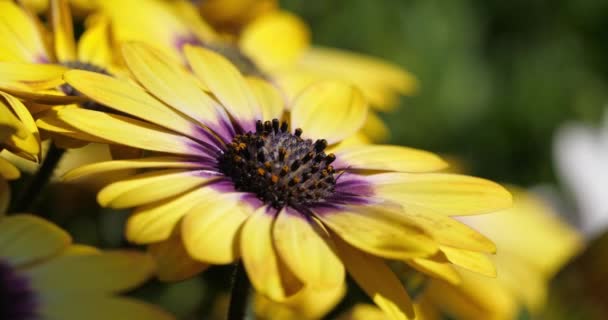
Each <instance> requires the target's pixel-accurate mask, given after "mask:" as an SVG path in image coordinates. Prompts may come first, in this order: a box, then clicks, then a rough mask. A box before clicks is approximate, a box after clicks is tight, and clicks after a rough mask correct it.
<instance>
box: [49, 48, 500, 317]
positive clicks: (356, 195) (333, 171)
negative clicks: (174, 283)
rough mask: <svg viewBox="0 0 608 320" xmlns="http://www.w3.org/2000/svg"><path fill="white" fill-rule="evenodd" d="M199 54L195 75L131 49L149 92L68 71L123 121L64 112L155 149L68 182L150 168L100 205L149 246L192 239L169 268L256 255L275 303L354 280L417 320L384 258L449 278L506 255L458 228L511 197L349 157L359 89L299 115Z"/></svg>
mask: <svg viewBox="0 0 608 320" xmlns="http://www.w3.org/2000/svg"><path fill="white" fill-rule="evenodd" d="M185 53H186V56H187V58H188V62H189V64H190V65H191V66H192V71H193V73H194V75H193V74H191V73H189V72H188V70H186V69H185V68H184V67H182V66H181V65H180V64H178V63H175V62H174V61H173V60H171V59H169V58H168V57H166V56H165V55H163V54H162V53H161V52H160V51H158V50H155V49H153V48H151V47H148V46H146V45H143V44H136V43H131V44H127V45H125V46H124V47H123V54H124V59H125V61H126V64H127V66H128V68H129V70H130V71H131V73H132V74H133V75H134V77H135V78H136V80H137V83H139V85H138V84H134V83H132V82H129V81H122V80H120V79H116V78H112V77H109V76H106V75H103V74H97V73H91V72H87V71H80V70H72V71H68V72H67V73H66V74H65V79H66V81H67V83H68V84H70V85H71V86H73V87H74V88H76V90H78V91H80V92H82V93H83V94H85V95H87V96H89V97H90V98H91V99H93V100H95V101H97V102H98V103H102V104H104V105H107V106H108V107H109V108H112V109H114V110H115V111H118V112H119V113H120V114H121V115H117V114H109V113H104V112H99V111H93V110H86V109H63V110H61V111H60V112H59V117H60V118H61V119H62V120H63V121H65V122H66V123H68V124H70V125H71V126H73V127H74V128H77V129H79V130H81V131H82V132H84V133H85V134H87V135H90V136H94V137H97V139H102V140H105V141H108V142H112V143H117V144H122V145H127V146H130V147H134V148H140V149H144V150H147V151H148V152H149V153H148V155H149V156H147V157H145V158H142V159H132V160H121V161H110V162H102V163H97V164H93V165H89V166H85V167H82V168H79V169H76V170H74V171H72V172H71V173H68V175H67V176H66V178H67V179H70V180H73V179H76V178H81V177H83V176H90V175H93V174H107V173H109V172H116V171H128V170H132V169H140V170H139V171H140V173H137V174H134V175H132V176H131V177H129V178H126V179H123V180H121V181H117V182H115V183H112V184H110V185H108V186H106V187H105V188H104V189H102V190H101V191H100V193H99V194H98V201H99V202H100V204H102V205H103V206H108V207H113V208H132V207H136V209H135V212H134V213H133V215H132V216H131V217H130V219H129V221H128V224H127V237H128V239H129V240H131V241H133V242H135V243H140V244H149V243H156V242H159V241H163V240H168V239H169V240H170V239H171V238H170V237H171V235H172V233H174V234H175V233H177V234H179V235H180V236H181V238H182V241H183V246H184V249H185V251H186V252H187V254H183V252H182V251H181V249H180V248H179V246H176V247H175V250H164V252H166V253H167V257H166V258H165V259H161V260H165V261H167V260H169V259H172V258H173V259H175V258H176V257H177V259H176V260H178V261H175V262H165V264H166V265H169V266H174V267H176V268H182V269H183V270H185V271H188V272H192V269H198V270H199V271H200V270H202V269H204V266H205V264H229V263H232V262H234V261H236V260H237V259H239V258H240V259H242V261H243V263H244V266H245V268H246V270H247V272H248V274H249V276H250V279H251V281H252V283H253V285H254V287H255V288H256V289H257V290H258V291H259V292H261V293H262V294H264V295H266V296H268V297H269V298H271V299H273V300H283V299H285V298H287V297H289V296H291V295H293V294H296V293H297V292H298V291H299V290H300V289H302V288H304V287H311V288H315V289H320V288H335V287H336V286H341V285H342V284H343V283H344V275H345V268H346V270H347V271H348V272H349V273H350V274H351V276H352V277H353V278H354V279H355V281H357V282H358V283H359V285H360V286H361V287H362V288H363V289H364V290H365V291H366V292H367V293H368V294H369V295H370V296H371V297H372V298H373V299H374V301H375V302H376V303H377V304H378V305H379V306H380V307H381V308H383V309H384V310H385V311H386V312H388V313H389V314H391V315H392V316H393V317H394V318H395V319H402V318H403V317H404V315H405V314H408V315H412V308H411V305H410V303H409V298H408V296H407V293H406V292H405V290H404V289H403V287H402V285H401V283H400V282H399V281H398V279H397V278H396V276H395V275H394V274H393V272H391V270H390V269H389V267H388V266H387V265H386V263H385V262H384V259H392V260H397V261H403V262H406V263H411V264H414V265H415V266H417V267H419V268H420V270H422V271H424V272H427V271H429V272H431V273H432V274H439V273H441V272H443V271H444V270H448V271H450V270H449V269H448V268H449V266H448V262H447V261H454V262H455V263H457V264H462V265H464V266H468V265H469V264H470V263H473V262H476V261H477V260H481V261H485V260H484V259H486V258H485V255H484V254H483V253H482V252H493V251H494V249H495V248H494V244H493V243H492V242H491V241H489V240H488V239H487V238H485V237H484V236H482V235H480V234H478V233H477V232H475V231H473V230H472V229H469V228H468V227H466V226H465V225H464V224H461V223H459V222H458V221H456V220H454V219H452V218H450V217H449V216H450V215H469V214H476V213H483V212H489V211H493V210H496V209H500V208H504V207H508V206H509V205H510V202H511V198H510V194H509V193H508V192H507V191H506V190H505V189H504V188H502V187H500V186H499V185H497V184H495V183H492V182H490V181H487V180H483V179H479V178H473V177H468V176H463V175H453V174H441V173H431V172H433V171H437V170H439V169H442V168H443V167H444V166H445V163H444V162H443V161H442V160H441V159H440V158H439V157H437V156H435V155H434V154H431V153H428V152H425V151H420V150H415V149H410V148H406V147H398V146H389V145H368V146H351V147H341V146H340V142H341V141H343V140H345V139H347V138H348V137H349V136H351V135H353V134H354V133H356V132H357V131H358V130H359V128H360V127H361V126H362V124H363V123H364V121H365V117H366V111H367V107H366V103H365V100H364V98H363V96H362V95H361V93H360V92H359V91H358V90H356V89H355V88H353V87H352V86H349V85H346V84H343V83H340V82H321V83H319V84H316V85H313V86H310V87H309V88H308V89H306V90H304V91H303V92H302V93H301V94H300V95H299V96H298V98H297V99H296V100H295V101H294V102H293V103H292V104H291V105H289V106H287V108H288V110H286V109H285V106H284V103H283V101H282V99H281V97H280V95H279V93H278V92H277V91H276V89H275V88H274V87H272V86H271V85H269V84H268V83H266V82H264V81H261V80H260V79H258V78H255V77H244V76H243V75H242V74H241V73H240V72H239V71H238V69H237V68H236V67H235V66H233V65H232V64H231V63H230V62H229V61H228V60H227V59H226V58H224V57H223V56H221V55H219V54H217V53H215V52H213V51H211V50H208V49H204V48H198V47H193V46H188V47H186V48H185ZM206 90H208V91H206ZM328 106H330V107H331V110H329V109H328V108H327V107H328ZM266 119H268V120H266ZM290 126H291V127H292V128H295V129H293V130H292V129H289V127H290ZM142 170H143V171H144V172H141V171H142ZM176 227H179V228H176ZM176 230H177V231H176ZM178 242H179V241H178ZM165 249H166V248H165ZM461 249H463V250H462V251H461ZM187 255H190V256H192V257H193V258H195V259H196V260H198V261H200V263H199V265H194V266H193V265H191V264H189V262H187V261H186V260H185V259H184V256H187ZM463 255H465V256H466V257H468V259H462V258H461V257H462V256H463Z"/></svg>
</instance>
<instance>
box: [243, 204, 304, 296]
mask: <svg viewBox="0 0 608 320" xmlns="http://www.w3.org/2000/svg"><path fill="white" fill-rule="evenodd" d="M267 210H268V209H267V208H266V207H261V208H260V209H258V210H257V211H256V212H255V213H254V214H253V215H251V216H250V217H249V218H248V219H247V221H246V222H245V225H244V226H243V229H242V231H241V256H242V261H243V264H244V265H245V270H247V274H248V275H249V280H251V283H252V284H253V286H254V288H255V289H256V290H257V291H259V292H261V293H262V294H264V295H266V296H268V297H269V298H270V299H272V300H278V301H280V300H283V299H285V298H286V297H288V296H291V295H293V294H295V293H296V292H297V291H298V290H300V289H301V286H302V285H301V283H299V281H296V279H292V277H293V276H291V277H290V276H288V273H289V272H288V270H287V269H286V268H285V267H284V266H281V264H282V262H281V261H280V260H279V257H278V255H277V253H276V252H275V249H274V246H273V243H272V242H273V241H272V235H271V233H272V223H273V220H274V216H273V214H271V213H270V212H268V211H267Z"/></svg>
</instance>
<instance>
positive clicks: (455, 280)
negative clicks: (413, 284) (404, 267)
mask: <svg viewBox="0 0 608 320" xmlns="http://www.w3.org/2000/svg"><path fill="white" fill-rule="evenodd" d="M406 262H407V264H409V265H410V266H412V267H413V268H414V269H416V270H418V271H420V272H422V273H424V274H426V275H429V276H431V277H433V278H437V279H441V280H443V281H447V282H448V283H451V284H453V285H458V284H460V283H461V282H462V279H461V278H460V274H458V272H457V271H456V269H454V268H453V267H452V265H451V264H450V263H449V262H448V261H447V260H445V258H443V257H441V258H436V257H432V258H429V259H423V258H419V259H412V260H407V261H406Z"/></svg>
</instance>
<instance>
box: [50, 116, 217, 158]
mask: <svg viewBox="0 0 608 320" xmlns="http://www.w3.org/2000/svg"><path fill="white" fill-rule="evenodd" d="M58 115H59V119H61V120H63V121H65V122H66V123H68V124H69V125H71V126H73V127H74V128H77V129H79V130H82V131H84V132H86V133H88V134H90V135H93V136H95V137H98V138H101V139H104V140H108V141H112V142H114V143H118V144H123V145H126V146H130V147H134V148H140V149H145V150H150V151H159V152H167V153H173V154H182V155H196V154H198V155H201V156H204V155H205V154H206V153H205V152H203V151H201V150H197V148H196V147H195V146H197V145H198V143H196V142H194V141H193V140H191V139H188V138H186V137H184V136H181V135H177V134H174V133H171V132H169V131H167V130H164V129H162V128H160V127H158V126H156V125H152V124H149V123H145V122H142V121H137V120H133V119H131V118H127V117H123V116H118V115H114V114H108V113H103V112H98V111H93V110H86V109H63V110H60V111H59V114H58Z"/></svg>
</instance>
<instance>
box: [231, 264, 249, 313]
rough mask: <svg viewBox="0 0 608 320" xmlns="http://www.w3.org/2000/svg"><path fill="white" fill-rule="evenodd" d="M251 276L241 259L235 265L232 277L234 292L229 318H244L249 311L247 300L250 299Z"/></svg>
mask: <svg viewBox="0 0 608 320" xmlns="http://www.w3.org/2000/svg"><path fill="white" fill-rule="evenodd" d="M249 286H250V283H249V278H248V277H247V273H246V272H245V268H244V267H243V263H242V262H241V261H239V262H237V263H236V265H235V267H234V277H233V279H232V293H231V295H230V306H229V307H228V320H243V319H245V315H246V313H247V302H248V300H249Z"/></svg>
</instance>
